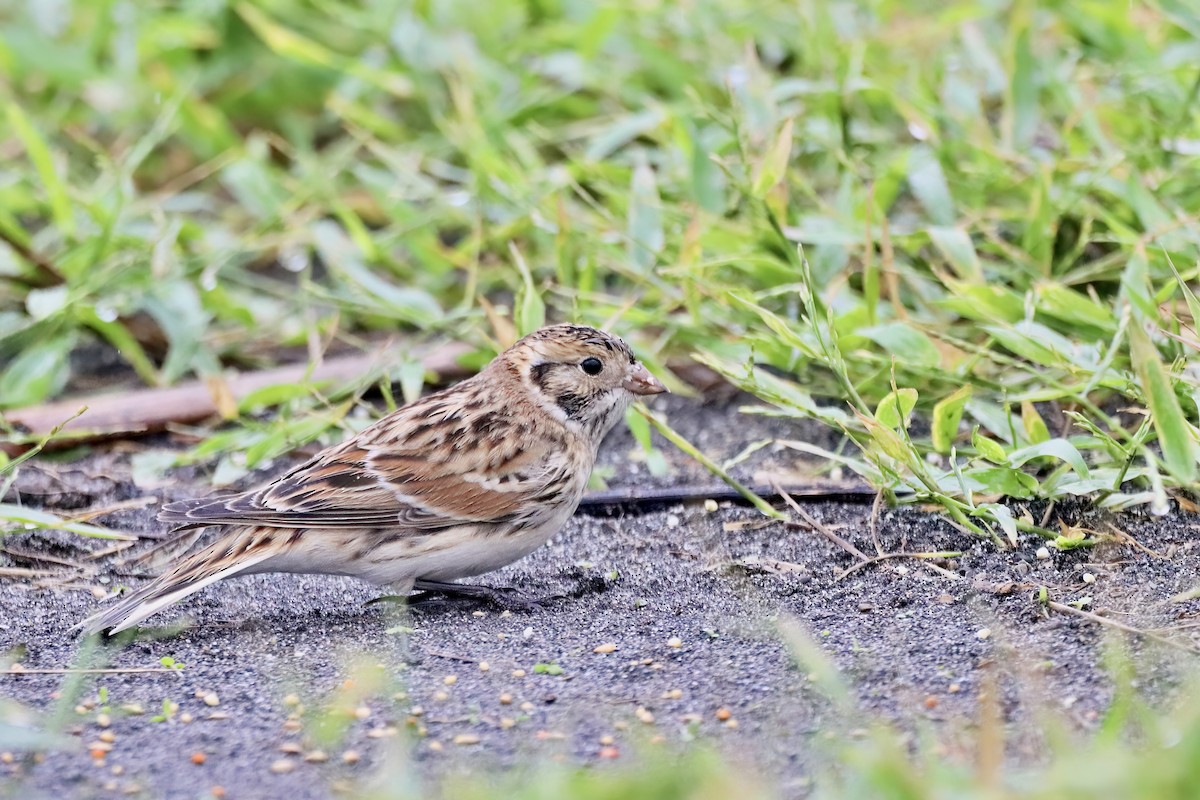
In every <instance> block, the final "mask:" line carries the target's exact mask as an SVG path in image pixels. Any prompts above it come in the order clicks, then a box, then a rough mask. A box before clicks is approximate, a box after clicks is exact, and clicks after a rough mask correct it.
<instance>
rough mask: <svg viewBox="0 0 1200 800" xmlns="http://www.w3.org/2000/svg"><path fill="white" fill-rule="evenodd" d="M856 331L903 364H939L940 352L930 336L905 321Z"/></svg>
mask: <svg viewBox="0 0 1200 800" xmlns="http://www.w3.org/2000/svg"><path fill="white" fill-rule="evenodd" d="M857 333H858V334H860V335H862V336H865V337H867V338H868V339H870V340H871V341H873V342H875V344H877V345H879V346H880V347H882V348H883V349H884V352H886V353H887V354H888V355H893V356H895V357H896V358H897V359H898V360H899V361H900V363H901V364H903V365H905V366H913V367H936V366H938V365H940V364H941V361H942V354H941V353H940V352H938V349H937V347H936V346H935V345H934V344H933V342H932V341H931V340H930V338H929V337H928V336H926V335H925V334H924V333H923V332H922V331H920V330H918V329H916V328H914V327H913V326H912V325H909V324H908V323H906V322H890V323H888V324H886V325H876V326H875V327H873V328H864V329H862V330H860V331H857Z"/></svg>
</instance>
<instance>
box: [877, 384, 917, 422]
mask: <svg viewBox="0 0 1200 800" xmlns="http://www.w3.org/2000/svg"><path fill="white" fill-rule="evenodd" d="M916 405H917V390H916V389H897V390H896V391H894V392H888V394H887V396H886V397H884V398H883V399H882V400H880V401H879V406H878V407H877V408H876V409H875V419H877V420H879V422H880V423H881V424H883V425H886V426H887V427H889V428H891V429H893V430H895V429H896V428H899V427H900V426H901V425H903V426H905V427H908V415H909V414H911V413H912V410H913V409H914V408H915V407H916Z"/></svg>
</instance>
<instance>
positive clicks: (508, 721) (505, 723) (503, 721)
mask: <svg viewBox="0 0 1200 800" xmlns="http://www.w3.org/2000/svg"><path fill="white" fill-rule="evenodd" d="M516 724H517V721H516V720H515V719H513V718H512V717H501V718H500V728H501V729H502V730H508V729H509V728H511V727H513V726H514V725H516Z"/></svg>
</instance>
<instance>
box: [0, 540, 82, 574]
mask: <svg viewBox="0 0 1200 800" xmlns="http://www.w3.org/2000/svg"><path fill="white" fill-rule="evenodd" d="M0 553H4V554H5V555H9V556H13V557H14V558H20V559H24V560H25V561H39V562H41V563H43V564H58V565H59V566H63V567H70V568H71V569H78V570H85V569H88V567H86V566H84V565H83V564H80V563H78V562H77V561H72V560H70V559H68V558H59V557H58V556H52V555H49V554H47V553H31V552H29V551H28V550H18V549H16V548H14V547H13V546H12V545H5V546H4V547H3V548H2V549H0Z"/></svg>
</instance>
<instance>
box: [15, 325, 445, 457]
mask: <svg viewBox="0 0 1200 800" xmlns="http://www.w3.org/2000/svg"><path fill="white" fill-rule="evenodd" d="M466 349H467V348H466V346H465V345H461V344H448V345H444V346H442V347H439V348H437V349H435V350H433V351H432V352H430V353H428V354H427V355H426V356H425V357H424V358H423V359H422V360H421V361H422V365H423V366H424V367H425V369H427V370H430V371H432V372H435V373H437V374H438V375H440V376H442V377H450V376H455V375H461V374H463V369H462V368H461V367H460V366H459V365H458V358H459V356H461V355H462V354H463V353H464V352H465V351H466ZM380 361H381V357H380V354H379V353H373V354H366V355H356V356H347V357H342V358H331V359H329V360H328V361H325V362H324V363H322V364H318V365H317V366H315V367H310V366H309V365H308V364H294V365H290V366H286V367H277V368H275V369H268V370H262V371H259V372H250V373H246V374H243V375H238V376H236V377H233V378H230V379H229V381H228V382H227V385H228V389H229V392H230V394H231V395H232V397H233V399H234V400H241V399H243V398H245V397H246V396H247V395H250V394H252V393H253V392H256V391H258V390H259V389H263V388H266V387H268V386H278V385H281V384H289V383H303V382H309V383H313V384H329V383H340V382H346V381H352V380H355V379H356V378H360V377H362V376H363V375H364V374H367V373H368V372H370V371H371V370H372V369H375V368H377V367H378V366H379V364H380ZM81 403H82V404H86V405H87V406H88V411H87V413H86V414H84V415H82V416H81V417H79V418H77V419H74V420H72V421H71V422H70V423H68V424H67V425H66V426H65V432H64V435H62V436H61V437H59V438H57V439H54V440H52V441H51V442H49V443H48V445H47V449H50V448H53V447H66V446H74V445H76V444H78V443H80V442H83V441H96V440H100V439H110V438H115V437H122V436H137V435H142V434H147V433H154V432H158V431H161V430H164V429H165V428H166V427H167V426H168V425H170V424H172V423H188V422H199V421H201V420H204V419H207V418H209V417H212V416H215V415H216V414H217V413H218V412H219V410H220V409H219V408H218V405H217V403H218V398H215V397H214V396H213V391H212V390H211V388H210V387H209V386H208V384H207V383H206V382H204V381H188V382H186V383H181V384H179V385H178V386H172V387H169V388H162V389H137V390H134V391H131V392H117V393H105V394H98V395H94V396H90V397H76V398H71V399H68V400H62V401H57V402H54V403H47V404H46V405H41V406H33V407H31V408H24V409H17V410H15V411H10V412H6V413H5V415H4V416H5V419H7V421H8V423H9V424H10V425H14V426H17V427H18V428H20V429H22V430H23V431H24V432H27V434H28V437H29V438H30V439H37V438H39V437H40V436H44V435H46V434H47V433H49V432H50V431H51V430H52V429H53V428H54V426H56V425H58V424H60V423H61V422H62V420H63V419H65V418H66V417H68V416H70V415H71V414H73V413H75V411H76V410H78V408H79V406H80V404H81ZM28 446H29V445H28V444H25V443H21V444H16V443H13V442H0V449H3V450H4V451H5V452H8V453H10V454H15V453H18V452H20V451H22V450H24V449H26V448H27V447H28Z"/></svg>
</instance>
